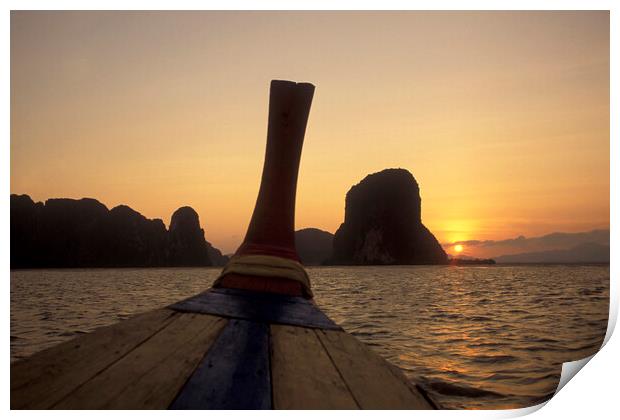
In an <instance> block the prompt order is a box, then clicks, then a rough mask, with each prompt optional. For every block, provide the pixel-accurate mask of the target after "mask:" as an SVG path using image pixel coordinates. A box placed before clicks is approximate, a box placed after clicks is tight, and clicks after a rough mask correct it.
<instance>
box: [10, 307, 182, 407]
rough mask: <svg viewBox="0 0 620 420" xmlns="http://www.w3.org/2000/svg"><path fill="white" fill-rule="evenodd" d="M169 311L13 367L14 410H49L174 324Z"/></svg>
mask: <svg viewBox="0 0 620 420" xmlns="http://www.w3.org/2000/svg"><path fill="white" fill-rule="evenodd" d="M178 316H180V314H178V313H176V312H174V311H171V310H169V309H157V310H155V311H151V312H147V313H144V314H140V315H138V316H136V317H133V318H130V319H128V320H126V321H123V322H120V323H118V324H114V325H111V326H107V327H102V328H99V329H97V330H95V331H94V332H92V333H90V334H85V335H82V336H79V337H77V338H75V339H73V340H71V341H68V342H66V343H62V344H59V345H57V346H55V347H52V348H49V349H45V350H43V351H41V352H39V353H37V354H35V355H33V356H31V357H30V358H28V359H26V360H23V361H18V362H16V363H14V364H13V365H11V408H12V409H46V408H50V407H52V406H53V405H54V404H55V403H57V402H59V401H60V400H61V399H63V398H64V397H66V396H67V395H69V394H70V393H71V392H72V391H74V390H75V389H76V388H78V387H79V386H80V385H82V384H84V383H85V382H86V381H88V380H89V379H90V378H92V377H94V376H95V375H96V374H97V373H99V372H100V371H102V370H104V369H105V368H107V367H108V366H110V365H111V364H113V363H114V362H116V361H117V360H118V359H120V358H121V357H123V356H124V355H126V354H127V353H129V352H130V351H131V350H133V349H134V348H136V347H137V346H139V345H140V344H141V343H142V342H144V341H145V340H147V339H148V338H149V337H151V336H152V335H153V334H155V333H157V332H158V331H159V330H161V329H162V328H164V327H165V326H166V325H168V324H169V323H171V322H173V321H174V319H175V318H176V317H178Z"/></svg>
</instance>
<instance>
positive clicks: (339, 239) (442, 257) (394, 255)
mask: <svg viewBox="0 0 620 420" xmlns="http://www.w3.org/2000/svg"><path fill="white" fill-rule="evenodd" d="M421 214H422V211H421V199H420V188H419V187H418V183H417V182H416V180H415V178H414V177H413V175H412V174H411V173H410V172H409V171H407V170H406V169H400V168H399V169H385V170H383V171H381V172H377V173H374V174H371V175H368V176H366V177H365V178H364V179H363V180H362V181H361V182H360V183H359V184H357V185H355V186H353V187H352V188H351V189H350V190H349V192H348V193H347V195H346V199H345V216H344V223H342V224H341V225H340V228H338V230H337V231H336V234H335V235H334V244H333V246H334V250H333V255H332V258H331V260H330V262H331V263H332V264H346V265H349V264H351V265H390V264H447V263H448V257H447V255H446V253H445V251H444V250H443V248H442V247H441V245H440V244H439V242H438V241H437V239H436V238H435V236H434V235H433V234H432V233H431V232H430V231H429V230H428V229H427V228H426V227H425V226H424V225H423V224H422V217H421Z"/></svg>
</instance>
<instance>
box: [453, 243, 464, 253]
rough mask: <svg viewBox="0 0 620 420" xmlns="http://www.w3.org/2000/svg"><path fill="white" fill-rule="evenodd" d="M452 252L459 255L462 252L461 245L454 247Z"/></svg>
mask: <svg viewBox="0 0 620 420" xmlns="http://www.w3.org/2000/svg"><path fill="white" fill-rule="evenodd" d="M454 252H458V253H461V252H463V245H460V244H459V245H454Z"/></svg>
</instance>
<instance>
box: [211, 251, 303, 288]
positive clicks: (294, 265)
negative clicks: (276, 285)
mask: <svg viewBox="0 0 620 420" xmlns="http://www.w3.org/2000/svg"><path fill="white" fill-rule="evenodd" d="M232 273H235V274H243V275H247V276H260V277H279V278H283V279H289V280H294V281H297V282H299V283H300V284H301V286H302V288H303V291H304V294H305V295H307V296H309V297H312V296H313V294H312V288H311V287H310V277H308V273H307V272H306V270H305V269H304V266H303V265H301V264H300V263H298V262H297V261H294V260H290V259H288V258H281V257H274V256H272V255H236V256H234V257H232V258H231V259H230V260H229V261H228V264H226V266H225V267H224V269H223V270H222V272H221V273H220V275H219V277H218V278H217V279H215V282H213V287H218V286H219V285H220V282H221V280H222V278H223V277H224V276H225V275H226V274H232Z"/></svg>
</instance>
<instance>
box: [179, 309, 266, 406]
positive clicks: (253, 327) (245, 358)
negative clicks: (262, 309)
mask: <svg viewBox="0 0 620 420" xmlns="http://www.w3.org/2000/svg"><path fill="white" fill-rule="evenodd" d="M170 408H172V409H194V410H197V409H217V410H231V409H243V410H250V409H269V408H271V378H270V369H269V326H268V325H267V324H264V323H260V322H253V321H246V320H238V319H231V320H230V321H229V323H228V324H227V326H226V328H225V329H224V331H222V333H221V334H220V336H219V337H218V338H217V340H216V341H215V343H214V344H213V346H212V347H211V349H210V350H209V352H208V353H207V355H206V356H205V358H204V359H203V360H202V362H201V363H200V366H198V369H196V371H195V372H194V374H193V375H192V376H191V378H190V379H189V380H188V381H187V383H186V384H185V386H184V387H183V389H182V390H181V391H180V393H179V395H178V396H177V398H176V399H175V401H174V402H173V403H172V405H171V406H170Z"/></svg>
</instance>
